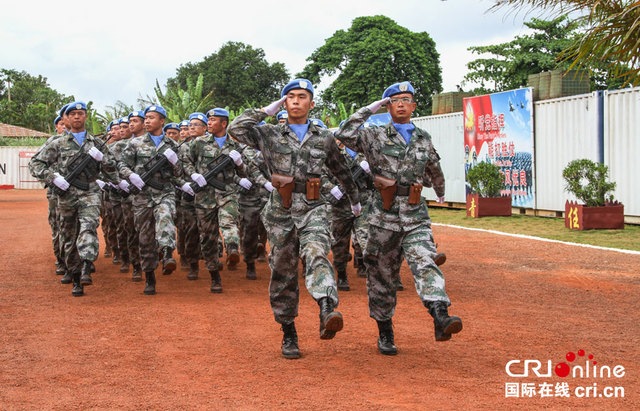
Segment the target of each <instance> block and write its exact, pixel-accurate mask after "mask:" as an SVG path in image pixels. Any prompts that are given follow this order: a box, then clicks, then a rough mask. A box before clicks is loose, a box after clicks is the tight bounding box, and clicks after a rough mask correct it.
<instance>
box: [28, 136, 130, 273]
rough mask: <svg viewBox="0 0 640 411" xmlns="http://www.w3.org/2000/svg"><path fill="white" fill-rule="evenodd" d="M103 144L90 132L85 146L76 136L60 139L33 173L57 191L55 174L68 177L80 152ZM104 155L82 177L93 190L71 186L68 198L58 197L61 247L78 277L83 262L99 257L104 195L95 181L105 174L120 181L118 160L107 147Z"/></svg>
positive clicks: (36, 158)
mask: <svg viewBox="0 0 640 411" xmlns="http://www.w3.org/2000/svg"><path fill="white" fill-rule="evenodd" d="M102 144H103V141H102V140H100V139H99V138H97V137H94V136H92V135H90V134H89V133H88V132H87V134H86V137H85V139H84V143H83V144H82V146H79V145H78V142H77V141H76V140H75V138H74V137H73V135H72V134H66V135H63V136H60V137H59V138H57V139H55V140H52V141H51V143H50V144H49V145H47V146H45V147H43V149H42V150H41V151H40V152H39V153H38V154H37V155H36V156H34V157H33V159H32V161H33V165H32V173H33V175H34V177H36V178H38V179H39V180H40V181H42V182H43V183H45V184H47V185H49V186H52V187H53V185H54V184H53V179H54V177H55V176H54V173H55V172H58V173H59V174H60V175H62V176H65V175H66V174H68V171H69V170H68V167H69V164H70V163H71V161H72V160H73V159H74V158H75V156H76V154H77V153H78V152H79V150H82V151H83V152H85V153H86V152H87V151H89V149H90V148H91V147H98V146H101V145H102ZM100 151H102V153H103V155H104V157H103V159H102V162H97V161H93V160H92V163H91V164H90V165H89V166H88V167H87V168H85V173H83V175H82V177H81V179H83V180H85V181H87V182H88V183H89V189H88V190H87V191H84V190H81V189H78V188H76V187H74V186H73V185H71V186H70V187H69V189H67V190H66V192H65V194H64V195H62V196H59V197H58V212H59V216H60V218H59V222H60V245H61V247H62V250H63V251H62V252H63V255H64V258H65V263H66V266H67V268H68V269H69V271H71V272H74V273H77V272H80V270H81V264H82V262H84V261H95V260H96V259H97V257H98V235H97V228H98V224H99V217H100V202H101V191H100V188H99V186H98V184H97V183H96V182H95V180H96V178H97V176H98V174H99V173H100V171H101V170H102V173H103V175H104V177H105V179H106V180H107V181H111V182H115V183H117V182H118V181H119V179H118V177H117V174H116V173H115V159H114V158H113V156H112V154H111V153H110V151H109V149H108V147H106V146H104V147H102V148H100Z"/></svg>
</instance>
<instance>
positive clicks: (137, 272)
mask: <svg viewBox="0 0 640 411" xmlns="http://www.w3.org/2000/svg"><path fill="white" fill-rule="evenodd" d="M131 281H133V282H134V283H137V282H140V281H142V267H141V266H140V263H133V274H132V275H131Z"/></svg>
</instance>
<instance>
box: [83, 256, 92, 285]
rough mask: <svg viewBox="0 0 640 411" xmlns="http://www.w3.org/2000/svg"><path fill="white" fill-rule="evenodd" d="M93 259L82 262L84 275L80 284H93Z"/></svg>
mask: <svg viewBox="0 0 640 411" xmlns="http://www.w3.org/2000/svg"><path fill="white" fill-rule="evenodd" d="M91 265H92V263H91V261H89V260H84V261H83V262H82V275H81V276H80V284H82V285H91V284H93V280H92V279H91Z"/></svg>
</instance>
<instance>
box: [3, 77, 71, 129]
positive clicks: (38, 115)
mask: <svg viewBox="0 0 640 411" xmlns="http://www.w3.org/2000/svg"><path fill="white" fill-rule="evenodd" d="M72 100H73V96H70V97H67V96H65V95H63V94H60V93H58V92H57V91H56V90H54V89H52V88H51V87H50V86H49V84H48V83H47V78H46V77H42V76H41V75H38V76H37V77H35V76H32V75H30V74H28V73H27V72H26V71H20V72H19V71H17V70H7V69H0V122H2V123H8V124H13V125H16V126H22V127H27V128H31V129H34V130H39V131H43V132H45V133H52V132H53V120H54V119H55V118H56V116H57V111H58V110H59V109H60V107H62V106H63V105H64V104H65V103H68V102H70V101H72Z"/></svg>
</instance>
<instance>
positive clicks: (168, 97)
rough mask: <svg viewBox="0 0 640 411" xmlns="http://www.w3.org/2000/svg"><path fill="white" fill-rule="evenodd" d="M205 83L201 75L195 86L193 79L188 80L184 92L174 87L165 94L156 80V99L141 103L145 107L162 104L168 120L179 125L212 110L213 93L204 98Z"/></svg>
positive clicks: (144, 100)
mask: <svg viewBox="0 0 640 411" xmlns="http://www.w3.org/2000/svg"><path fill="white" fill-rule="evenodd" d="M203 83H204V81H203V76H202V73H201V74H199V75H198V79H197V80H196V82H195V84H194V83H193V79H192V78H190V77H189V78H187V89H186V90H182V89H181V88H180V87H174V88H170V89H167V92H166V93H163V92H162V89H161V88H160V84H159V83H158V80H157V79H156V85H155V87H154V88H153V91H155V93H156V99H153V98H150V97H149V96H147V98H146V99H141V100H140V102H141V103H143V104H145V105H150V104H160V105H161V106H162V107H164V109H165V110H166V111H167V119H168V120H169V121H172V122H175V123H179V122H180V121H182V120H184V119H187V118H188V117H189V114H191V113H195V112H205V111H206V110H208V109H210V108H212V105H213V91H210V92H209V93H208V94H207V95H205V96H204V97H202V87H203Z"/></svg>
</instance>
